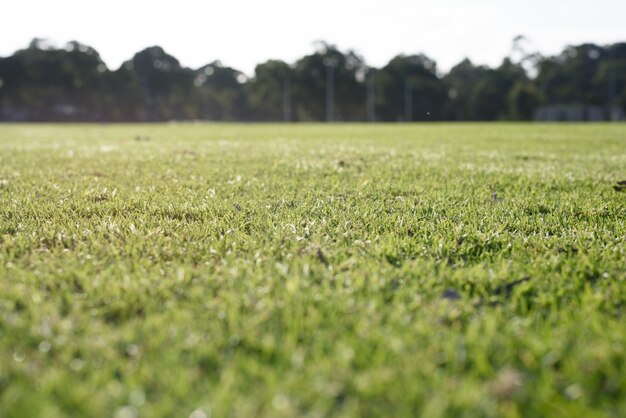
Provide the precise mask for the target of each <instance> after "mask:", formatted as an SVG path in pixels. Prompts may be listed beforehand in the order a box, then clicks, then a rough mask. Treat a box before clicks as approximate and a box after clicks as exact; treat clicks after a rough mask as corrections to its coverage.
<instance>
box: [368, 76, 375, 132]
mask: <svg viewBox="0 0 626 418" xmlns="http://www.w3.org/2000/svg"><path fill="white" fill-rule="evenodd" d="M374 71H375V70H374V68H368V71H367V75H368V79H367V121H368V122H375V121H376V73H375V72H374Z"/></svg>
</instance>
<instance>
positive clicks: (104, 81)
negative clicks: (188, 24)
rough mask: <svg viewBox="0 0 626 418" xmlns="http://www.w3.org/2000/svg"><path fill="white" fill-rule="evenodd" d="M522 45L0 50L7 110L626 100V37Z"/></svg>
mask: <svg viewBox="0 0 626 418" xmlns="http://www.w3.org/2000/svg"><path fill="white" fill-rule="evenodd" d="M519 42H520V41H519V39H518V38H516V40H515V41H514V47H515V48H517V47H516V45H518V44H519ZM515 48H514V49H515ZM520 51H521V49H520V48H517V49H515V52H516V53H517V52H519V53H521V54H522V56H521V57H519V58H517V59H513V58H510V57H509V58H506V59H504V60H503V62H502V64H501V65H500V66H499V67H497V68H488V67H486V66H476V65H474V64H473V63H472V62H470V61H469V60H467V59H466V60H464V61H462V62H461V63H460V64H458V65H457V66H455V67H453V68H452V69H451V70H450V72H449V73H448V74H445V75H444V74H440V73H439V72H438V71H437V65H436V63H435V61H433V60H432V59H431V58H429V57H427V56H424V55H419V54H418V55H398V56H397V57H395V58H393V59H392V60H391V61H390V62H389V63H388V64H387V65H385V66H384V67H382V68H380V69H376V68H370V67H368V66H367V64H366V62H365V60H364V59H363V57H361V56H359V55H358V54H357V53H355V52H354V51H351V50H348V51H345V52H344V51H341V50H339V49H337V47H335V46H334V45H331V44H327V43H325V42H319V43H317V45H316V50H315V52H313V53H312V54H310V55H306V56H304V57H302V58H300V59H299V60H297V61H296V62H295V63H294V64H288V63H285V62H282V61H277V60H270V61H268V62H266V63H263V64H260V65H258V66H257V67H256V69H255V74H254V75H253V76H252V77H251V78H250V79H248V78H247V77H246V76H245V75H244V74H243V73H241V72H240V71H238V70H236V69H234V68H231V67H228V66H225V65H222V64H221V63H220V62H219V61H215V62H213V63H210V64H207V65H205V66H202V67H201V68H198V69H196V70H192V69H189V68H185V67H182V66H181V65H180V63H179V62H178V60H177V59H176V58H174V57H172V56H171V55H168V54H167V53H166V52H165V51H164V50H163V49H162V48H160V47H158V46H153V47H150V48H146V49H144V50H143V51H141V52H139V53H137V54H135V56H134V57H133V58H132V59H131V60H129V61H127V62H126V63H124V64H123V65H122V66H121V67H120V68H119V69H117V70H114V71H111V70H109V69H108V68H107V67H106V65H105V64H104V63H103V62H102V60H101V59H100V56H99V55H98V53H97V52H96V51H95V50H94V49H93V48H91V47H88V46H86V45H82V44H79V43H78V42H70V43H68V44H67V45H66V46H65V47H64V48H61V49H57V48H53V47H51V46H49V45H48V44H47V43H46V42H45V41H43V40H39V39H35V40H33V42H31V44H30V46H29V47H28V48H26V49H23V50H19V51H17V52H16V53H15V54H13V55H12V56H10V57H7V58H0V120H9V121H11V120H27V121H166V120H195V119H200V120H211V121H281V120H290V121H324V120H327V119H328V118H329V117H330V118H331V119H332V120H334V121H363V120H366V119H368V118H369V119H373V120H379V121H440V120H454V121H469V120H473V121H481V120H489V121H492V120H530V119H532V118H533V116H534V113H535V111H536V110H537V108H538V107H539V106H542V105H547V106H551V107H555V106H557V107H558V106H561V107H563V106H565V107H566V106H570V107H571V106H574V107H576V109H578V110H580V112H582V113H581V116H580V118H581V119H586V118H587V117H588V115H587V116H585V115H586V113H585V109H584V106H594V107H595V108H594V109H595V110H594V111H595V113H596V114H599V113H598V112H600V113H602V112H605V113H607V114H608V109H609V107H610V106H613V107H617V108H626V44H624V43H617V44H614V45H609V46H598V45H594V44H583V45H579V46H572V47H568V48H567V49H565V50H564V51H563V52H562V53H561V54H559V55H557V56H553V57H542V56H540V55H538V54H536V53H534V54H533V53H525V52H523V51H522V52H520ZM512 54H513V53H512ZM529 72H530V73H531V74H532V77H530V76H529ZM330 78H332V80H333V81H332V85H333V89H332V92H330V91H329V90H328V89H329V84H330V81H329V80H330ZM368 92H369V94H370V96H369V97H368ZM330 95H332V101H330V102H329V101H328V97H329V96H330ZM368 100H369V101H370V104H371V106H370V107H369V112H370V113H369V114H368ZM331 105H332V108H333V109H332V112H329V107H330V106H331ZM576 109H574V111H575V112H576ZM580 112H579V113H580ZM616 117H617V118H620V115H619V114H618V115H617V116H616ZM605 118H606V116H605Z"/></svg>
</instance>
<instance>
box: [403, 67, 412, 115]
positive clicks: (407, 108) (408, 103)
mask: <svg viewBox="0 0 626 418" xmlns="http://www.w3.org/2000/svg"><path fill="white" fill-rule="evenodd" d="M412 120H413V92H412V88H411V81H410V80H409V78H408V77H407V78H406V79H405V80H404V121H405V122H411V121H412Z"/></svg>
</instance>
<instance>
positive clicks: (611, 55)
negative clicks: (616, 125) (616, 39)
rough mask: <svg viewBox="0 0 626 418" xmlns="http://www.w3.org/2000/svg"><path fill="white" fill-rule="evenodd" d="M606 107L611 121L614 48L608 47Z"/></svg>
mask: <svg viewBox="0 0 626 418" xmlns="http://www.w3.org/2000/svg"><path fill="white" fill-rule="evenodd" d="M607 78H608V80H607V81H608V97H607V99H608V102H609V103H608V106H609V120H613V113H614V110H613V109H614V106H615V95H616V87H617V86H616V80H615V46H614V45H611V46H610V47H609V68H608V74H607Z"/></svg>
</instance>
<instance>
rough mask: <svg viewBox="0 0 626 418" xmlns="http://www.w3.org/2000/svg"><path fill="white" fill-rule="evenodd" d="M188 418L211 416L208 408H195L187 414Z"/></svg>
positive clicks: (207, 417) (208, 417)
mask: <svg viewBox="0 0 626 418" xmlns="http://www.w3.org/2000/svg"><path fill="white" fill-rule="evenodd" d="M205 409H206V410H205ZM189 418H211V412H210V410H209V409H208V408H203V409H196V410H195V411H193V412H192V413H191V414H189Z"/></svg>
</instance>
